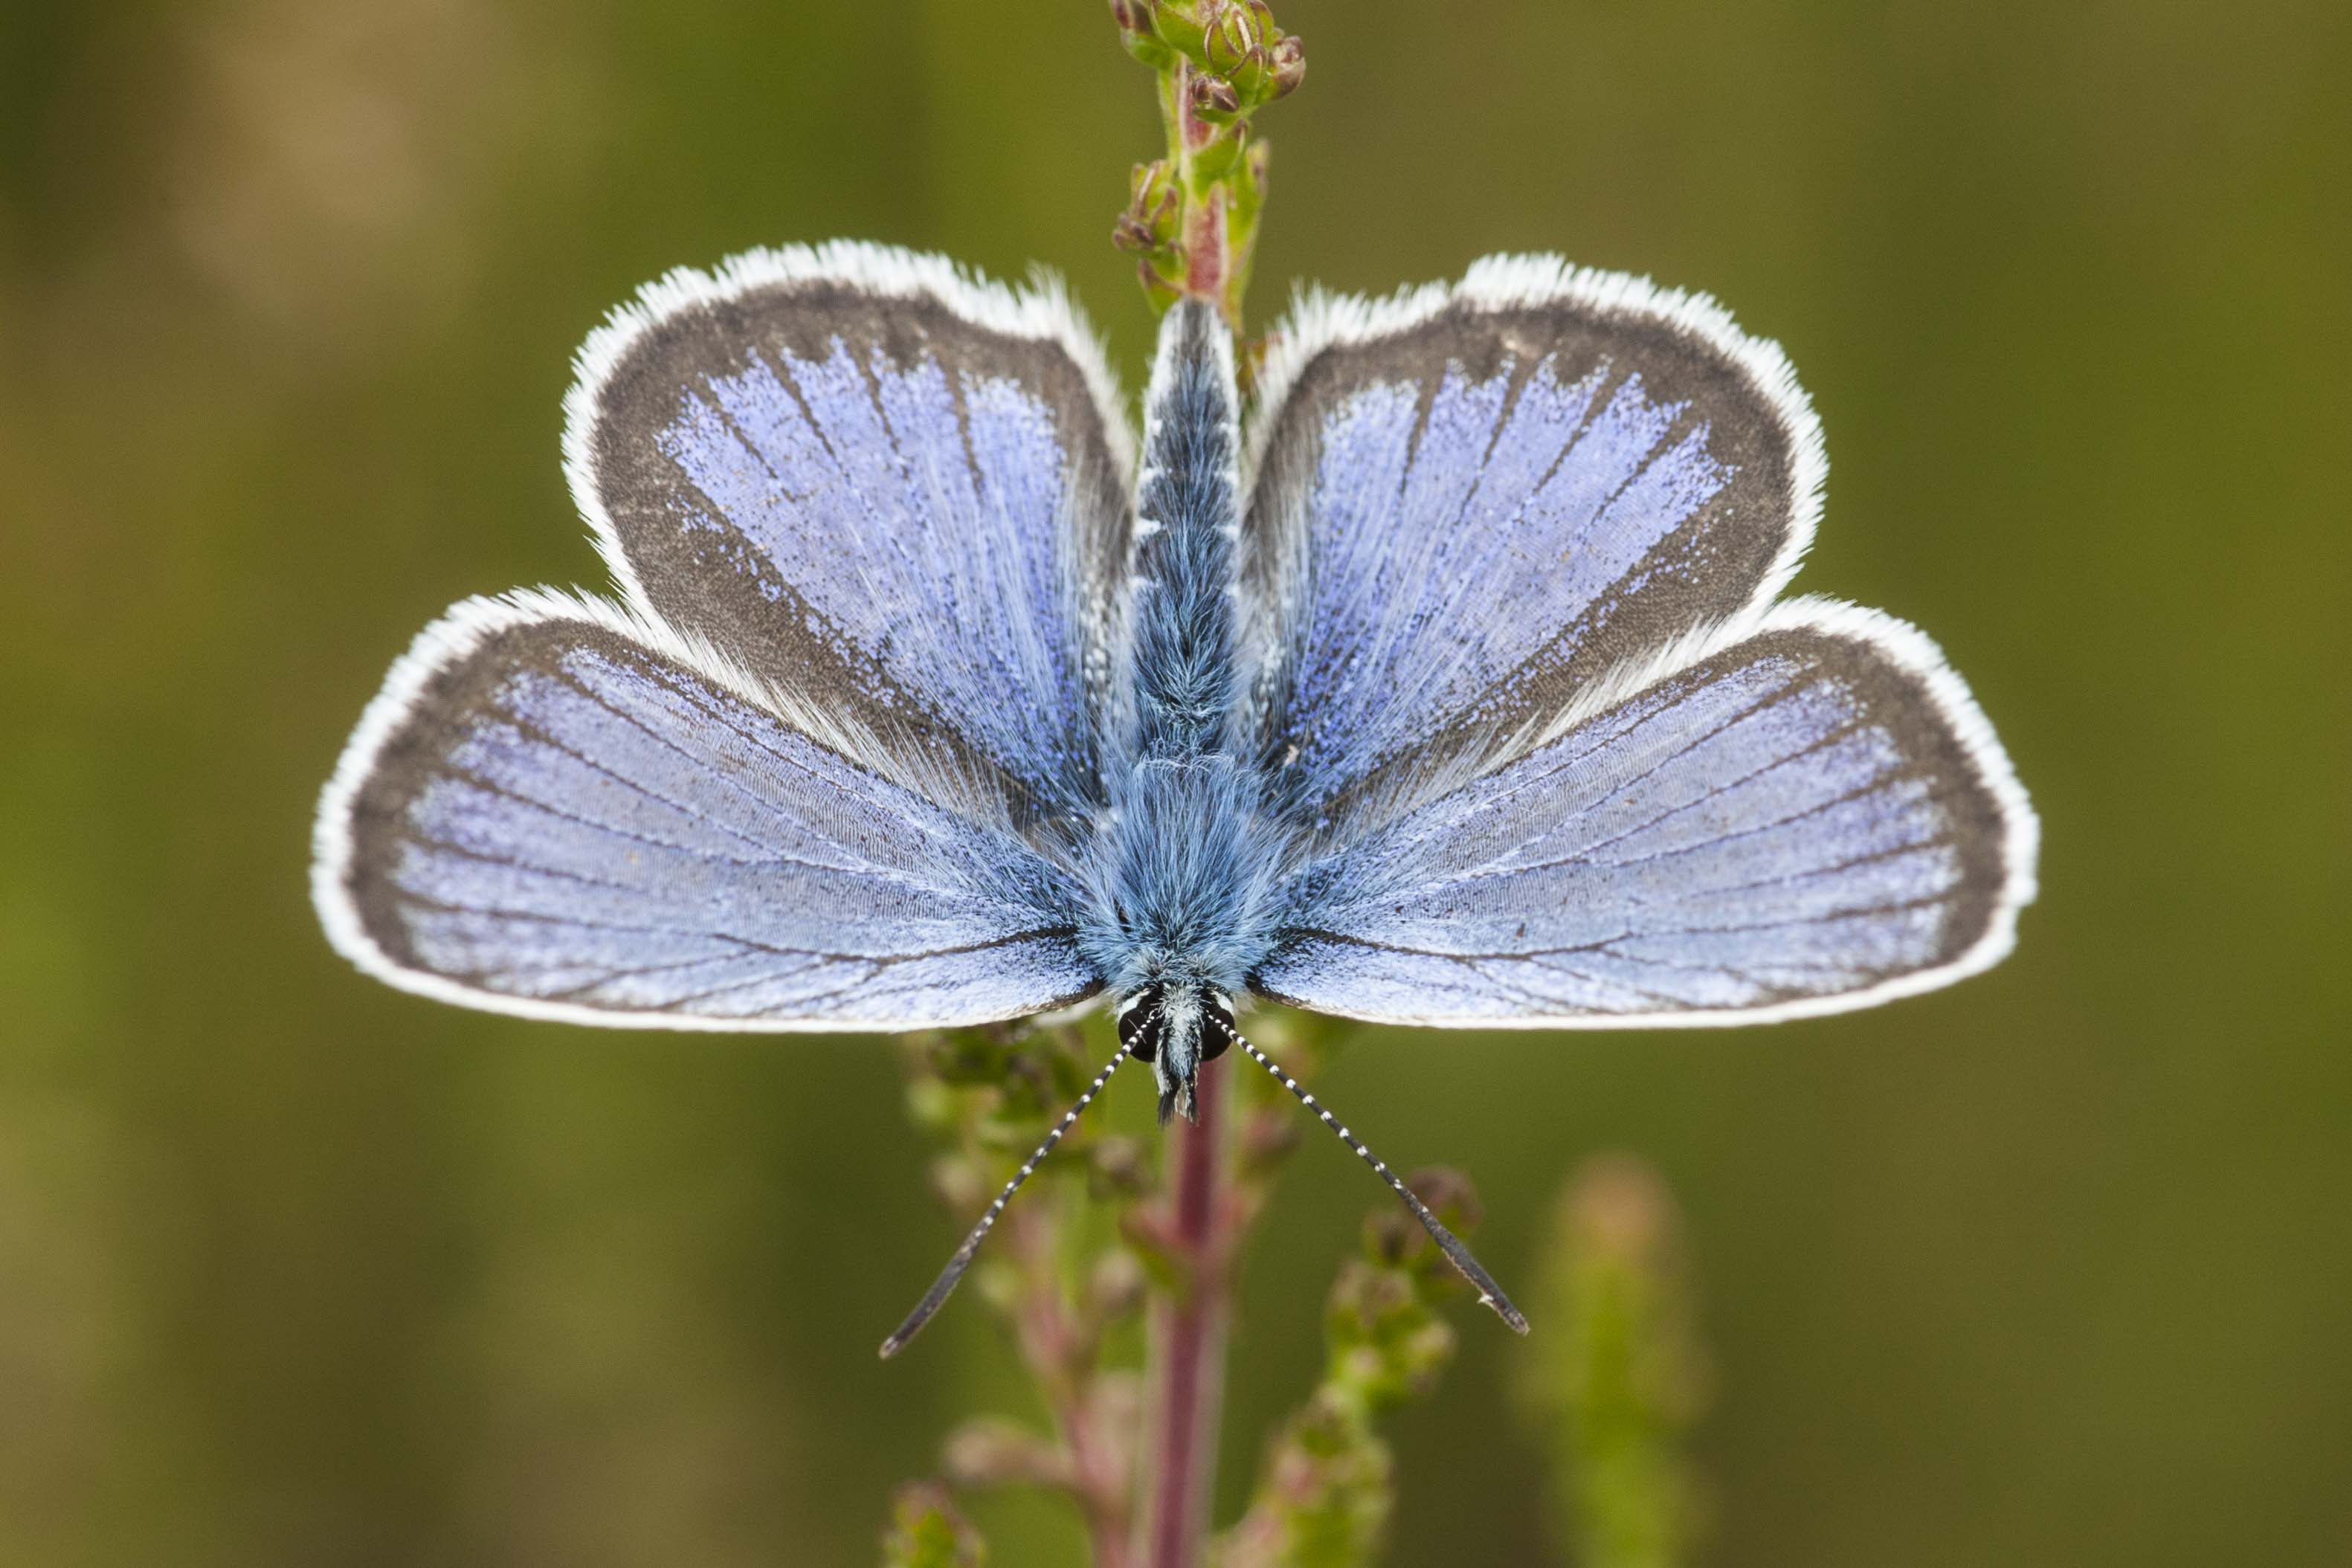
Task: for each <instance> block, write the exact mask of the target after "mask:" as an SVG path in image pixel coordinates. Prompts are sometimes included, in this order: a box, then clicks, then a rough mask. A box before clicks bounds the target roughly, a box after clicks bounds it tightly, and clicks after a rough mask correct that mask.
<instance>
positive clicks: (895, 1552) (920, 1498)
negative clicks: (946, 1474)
mask: <svg viewBox="0 0 2352 1568" xmlns="http://www.w3.org/2000/svg"><path fill="white" fill-rule="evenodd" d="M987 1561H988V1550H987V1547H986V1546H985V1545H984V1544H983V1543H982V1541H981V1539H980V1535H979V1532H978V1531H974V1530H973V1529H972V1527H971V1525H970V1524H968V1523H966V1522H965V1521H964V1518H963V1515H961V1514H960V1513H958V1512H957V1511H956V1509H955V1504H954V1503H953V1502H952V1501H951V1500H950V1499H949V1497H948V1493H947V1489H946V1488H945V1487H942V1486H940V1485H937V1484H936V1483H933V1482H929V1481H916V1482H912V1483H910V1484H908V1485H907V1486H903V1487H900V1488H899V1489H898V1494H897V1495H896V1496H895V1497H893V1498H892V1499H891V1500H890V1528H889V1530H888V1531H886V1532H884V1534H883V1537H882V1568H981V1564H982V1563H985V1562H987Z"/></svg>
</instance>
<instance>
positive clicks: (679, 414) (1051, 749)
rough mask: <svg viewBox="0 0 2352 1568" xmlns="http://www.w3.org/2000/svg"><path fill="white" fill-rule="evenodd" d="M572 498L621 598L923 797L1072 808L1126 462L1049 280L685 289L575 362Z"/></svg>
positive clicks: (867, 265)
mask: <svg viewBox="0 0 2352 1568" xmlns="http://www.w3.org/2000/svg"><path fill="white" fill-rule="evenodd" d="M566 414H567V421H566V433H565V443H564V444H565V455H566V462H567V467H568V469H569V472H570V475H571V478H572V488H573V492H574V495H575V497H576V498H577V499H578V501H579V503H580V505H581V507H582V509H583V511H584V512H585V513H586V514H587V515H588V517H589V518H590V519H591V521H592V523H593V526H594V527H595V529H596V532H597V538H598V543H599V545H600V547H601V548H602V549H604V553H605V556H606V558H607V559H608V561H609V562H610V563H611V564H612V566H613V568H614V573H615V575H616V576H617V577H618V578H619V579H620V581H621V584H622V587H623V589H624V591H625V593H626V594H627V595H628V597H629V598H630V600H631V601H633V602H634V603H635V604H636V605H637V606H638V607H639V608H640V609H641V610H643V611H644V612H646V613H648V614H651V615H654V616H656V617H658V618H660V619H661V620H663V621H665V622H667V623H668V624H670V625H671V626H673V627H675V628H677V630H679V631H680V632H685V633H687V634H689V635H692V636H696V637H699V638H702V639H704V640H706V641H707V642H709V643H710V644H712V645H713V646H714V647H716V648H717V649H718V650H719V652H721V653H724V654H726V655H727V656H728V657H730V658H731V659H733V660H735V661H737V662H738V663H740V664H742V665H743V666H745V667H746V668H747V669H749V670H750V671H751V673H752V674H755V675H757V676H759V677H760V678H761V680H762V681H763V682H765V683H767V684H768V685H769V686H770V687H771V688H772V689H773V690H775V691H777V692H779V693H780V694H782V695H783V696H784V697H785V699H786V700H787V701H788V702H790V703H791V704H793V713H792V716H793V717H794V719H795V720H796V721H797V722H799V723H800V725H801V726H802V727H803V728H805V729H807V730H809V731H810V732H811V733H817V734H825V735H827V736H828V737H831V738H834V739H835V740H836V741H837V742H838V743H839V744H841V745H843V746H844V747H846V748H849V749H851V750H852V751H853V752H856V753H859V754H861V755H865V754H870V755H867V760H869V761H871V762H872V764H873V765H874V766H875V767H877V768H878V769H880V770H882V771H884V772H885V773H887V774H888V775H889V776H891V777H895V778H898V779H900V780H901V781H902V782H907V783H908V784H910V785H911V786H913V787H915V788H917V789H924V790H926V791H929V792H933V793H950V794H961V791H959V790H957V789H953V788H951V787H942V788H935V786H936V785H938V783H939V781H940V780H941V779H956V778H961V779H970V780H971V781H972V785H971V787H972V788H976V789H981V790H982V791H992V792H995V793H999V794H1003V795H1006V796H1008V797H1010V798H1012V799H1013V800H1014V802H1015V805H1016V808H1017V809H1018V810H1020V811H1022V812H1023V813H1024V814H1030V815H1056V814H1066V813H1068V812H1070V811H1072V810H1078V809H1082V807H1083V805H1084V803H1085V802H1086V801H1087V800H1088V799H1089V797H1090V796H1091V794H1092V792H1093V790H1094V788H1095V779H1096V766H1095V757H1094V744H1095V737H1096V732H1097V725H1096V719H1095V716H1096V714H1097V711H1098V710H1099V708H1100V706H1101V705H1102V704H1103V702H1104V701H1105V700H1106V694H1107V692H1108V683H1109V680H1110V662H1111V657H1112V648H1113V645H1114V643H1115V641H1116V635H1115V632H1114V629H1113V620H1114V618H1115V616H1116V614H1117V610H1118V584H1117V580H1118V573H1119V572H1120V571H1121V570H1123V568H1124V565H1125V561H1126V558H1127V553H1128V548H1129V536H1130V533H1131V522H1130V508H1129V496H1128V494H1127V485H1128V476H1129V475H1130V474H1131V473H1132V471H1133V466H1134V456H1133V453H1132V450H1131V438H1130V437H1129V434H1128V432H1127V430H1126V428H1125V425H1124V423H1122V419H1121V416H1120V414H1119V413H1118V392H1117V391H1116V389H1115V387H1114V386H1113V384H1112V381H1111V377H1110V375H1109V372H1108V370H1107V369H1106V368H1105V366H1104V362H1103V360H1102V357H1101V354H1100V352H1099V350H1098V349H1097V346H1096V344H1095V342H1094V340H1093V339H1092V338H1091V337H1090V336H1089V334H1088V332H1087V329H1086V328H1085V326H1084V324H1083V322H1081V321H1080V320H1079V319H1078V318H1077V316H1076V313H1075V311H1074V310H1073V309H1072V308H1071V307H1070V306H1069V305H1068V303H1067V302H1066V300H1065V299H1064V298H1062V297H1061V295H1060V294H1059V292H1058V290H1056V289H1054V288H1052V287H1041V288H1040V289H1038V290H1035V291H1031V292H1016V291H1013V290H1009V289H1005V288H1002V287H996V286H993V285H988V284H982V283H977V282H974V281H971V280H970V279H969V278H967V277H965V276H964V275H963V274H961V273H960V272H959V271H958V270H957V269H956V268H954V267H952V266H951V265H950V263H948V262H946V261H944V260H940V259H939V258H935V257H926V256H910V255H908V254H907V253H904V252H898V251H891V250H885V249H882V248H880V247H877V246H858V245H832V246H824V247H822V248H821V249H816V250H805V249H793V250H786V251H761V252H754V253H751V254H750V255H747V256H739V257H737V258H735V259H734V260H733V261H731V262H730V263H729V264H728V265H727V266H726V267H722V268H721V269H720V270H719V272H718V273H717V274H716V275H709V274H703V273H698V272H691V271H681V272H678V273H674V274H672V275H671V276H670V277H667V278H665V279H664V280H663V281H661V282H660V283H657V284H655V285H653V286H651V287H648V288H647V289H646V290H645V292H644V293H643V294H642V295H641V296H640V298H639V299H638V300H637V302H636V303H635V304H634V305H632V306H629V307H625V308H623V309H622V310H620V311H618V312H616V313H615V315H614V318H613V319H612V321H611V322H610V323H609V324H608V325H607V326H605V327H604V329H601V330H600V331H599V332H597V333H596V334H595V336H593V338H591V339H590V340H589V341H588V343H587V345H586V347H585V348H583V350H582V351H581V356H580V376H579V380H578V382H577V383H576V384H575V386H574V387H573V390H572V395H571V398H570V400H569V402H568V403H567V407H566Z"/></svg>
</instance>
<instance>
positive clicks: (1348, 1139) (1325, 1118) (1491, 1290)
mask: <svg viewBox="0 0 2352 1568" xmlns="http://www.w3.org/2000/svg"><path fill="white" fill-rule="evenodd" d="M1207 1017H1208V1020H1209V1022H1210V1023H1212V1024H1213V1025H1214V1026H1215V1027H1216V1028H1218V1029H1220V1030H1223V1031H1224V1035H1225V1038H1226V1039H1227V1040H1231V1041H1232V1042H1233V1043H1234V1044H1235V1045H1238V1046H1240V1047H1241V1048H1242V1049H1243V1050H1244V1051H1247V1052H1249V1058H1250V1060H1251V1061H1255V1062H1256V1063H1257V1064H1258V1065H1259V1066H1260V1067H1263V1068H1265V1070H1266V1071H1268V1072H1271V1073H1273V1074H1274V1075H1275V1077H1276V1078H1278V1079H1280V1080H1281V1081H1282V1086H1283V1087H1284V1088H1285V1089H1287V1090H1289V1091H1290V1092H1291V1093H1292V1094H1294V1095H1296V1096H1297V1099H1298V1103H1300V1104H1301V1105H1304V1106H1306V1107H1307V1109H1308V1110H1309V1111H1312V1112H1314V1113H1315V1114H1316V1115H1318V1117H1320V1118H1322V1122H1323V1124H1324V1125H1325V1126H1327V1127H1328V1128H1330V1129H1331V1130H1332V1131H1333V1132H1335V1133H1337V1134H1339V1141H1340V1142H1341V1143H1343V1144H1345V1145H1348V1147H1349V1148H1350V1149H1352V1150H1354V1151H1355V1153H1356V1156H1357V1157H1358V1158H1359V1159H1360V1160H1362V1161H1363V1162H1364V1163H1365V1164H1366V1165H1368V1166H1371V1167H1372V1171H1373V1174H1374V1175H1376V1176H1379V1177H1380V1178H1381V1180H1382V1181H1384V1182H1386V1183H1388V1184H1389V1190H1390V1191H1391V1192H1393V1193H1395V1194H1396V1195H1397V1196H1398V1197H1401V1198H1402V1199H1404V1206H1405V1207H1407V1208H1409V1209H1411V1210H1412V1217H1413V1218H1415V1219H1418V1220H1420V1221H1421V1228H1423V1230H1426V1231H1428V1232H1429V1239H1431V1240H1433V1241H1434V1242H1436V1243H1437V1249H1438V1250H1439V1251H1441V1252H1443V1253H1444V1254H1445V1257H1446V1260H1447V1261H1448V1262H1450V1263H1452V1264H1453V1265H1454V1267H1455V1268H1456V1269H1459V1270H1462V1277H1463V1278H1464V1279H1465V1280H1467V1281H1470V1283H1471V1284H1472V1285H1473V1286H1474V1287H1475V1288H1476V1290H1477V1291H1478V1300H1479V1301H1482V1302H1484V1303H1486V1305H1487V1306H1490V1307H1492V1308H1494V1309H1495V1315H1496V1316H1497V1317H1499V1318H1501V1319H1502V1320H1503V1321H1504V1322H1507V1323H1508V1324H1510V1325H1511V1328H1512V1330H1513V1331H1514V1332H1516V1333H1527V1332H1528V1320H1527V1317H1526V1315H1525V1314H1524V1313H1522V1312H1520V1311H1519V1309H1518V1308H1517V1307H1515V1306H1513V1305H1511V1298H1510V1297H1508V1296H1507V1295H1505V1294H1503V1287H1502V1286H1500V1285H1497V1284H1496V1283H1495V1277H1494V1276H1493V1275H1492V1274H1489V1273H1487V1272H1486V1270H1485V1269H1484V1268H1483V1267H1481V1266H1480V1264H1479V1262H1478V1260H1477V1259H1475V1258H1473V1257H1472V1256H1470V1249H1468V1248H1467V1247H1465V1246H1463V1245H1462V1242H1461V1239H1460V1238H1458V1237H1456V1236H1455V1235H1454V1232H1452V1231H1451V1230H1448V1229H1446V1228H1445V1224H1444V1221H1443V1220H1441V1219H1439V1218H1437V1216H1435V1215H1433V1214H1432V1213H1430V1212H1429V1205H1427V1204H1425V1203H1423V1202H1422V1201H1421V1199H1420V1197H1417V1196H1416V1195H1415V1194H1414V1192H1413V1190H1412V1188H1411V1187H1409V1186H1405V1185H1404V1183H1403V1182H1402V1181H1401V1180H1399V1179H1398V1177H1397V1174H1396V1173H1395V1172H1394V1171H1392V1170H1391V1169H1389V1167H1388V1166H1386V1165H1384V1164H1382V1163H1381V1161H1380V1160H1379V1159H1378V1158H1376V1157H1374V1155H1373V1154H1372V1151H1371V1150H1370V1149H1368V1148H1366V1147H1364V1145H1362V1144H1361V1143H1360V1142H1358V1141H1357V1138H1356V1135H1355V1134H1353V1133H1350V1132H1349V1131H1348V1129H1347V1127H1346V1125H1345V1124H1342V1123H1341V1122H1340V1121H1339V1118H1338V1117H1336V1116H1334V1115H1332V1114H1331V1113H1330V1112H1328V1111H1327V1110H1325V1109H1324V1108H1323V1107H1322V1106H1321V1105H1319V1104H1318V1103H1316V1100H1315V1096H1314V1095H1312V1094H1309V1093H1308V1092H1307V1091H1306V1090H1305V1089H1304V1088H1303V1087H1301V1086H1300V1084H1299V1082H1298V1080H1297V1079H1296V1078H1293V1077H1292V1076H1291V1075H1290V1074H1289V1073H1287V1072H1285V1071H1283V1070H1282V1069H1281V1068H1280V1067H1278V1066H1276V1063H1275V1060H1274V1058H1272V1057H1270V1056H1268V1055H1267V1054H1266V1053H1265V1052H1264V1051H1260V1050H1259V1049H1258V1048H1257V1047H1255V1046H1254V1045H1252V1044H1251V1043H1250V1042H1249V1041H1248V1040H1244V1039H1243V1038H1242V1034H1241V1031H1240V1030H1237V1029H1235V1028H1234V1026H1233V1025H1232V1024H1231V1023H1228V1022H1227V1021H1226V1020H1225V1019H1224V1017H1223V1013H1222V1012H1221V1011H1220V1010H1218V1009H1210V1010H1209V1012H1208V1014H1207Z"/></svg>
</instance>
